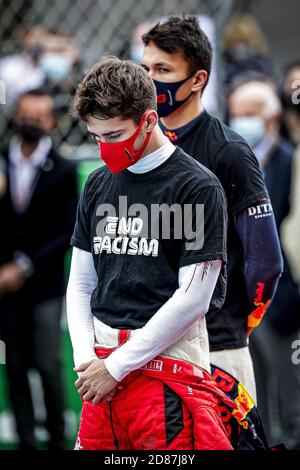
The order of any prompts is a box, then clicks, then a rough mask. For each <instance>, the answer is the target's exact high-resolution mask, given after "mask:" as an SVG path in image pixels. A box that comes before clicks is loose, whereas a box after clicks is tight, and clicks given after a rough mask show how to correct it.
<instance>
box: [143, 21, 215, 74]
mask: <svg viewBox="0 0 300 470" xmlns="http://www.w3.org/2000/svg"><path fill="white" fill-rule="evenodd" d="M142 39H143V42H144V44H145V46H148V44H149V43H150V42H151V41H152V42H153V43H154V44H155V45H156V46H157V47H158V48H159V49H162V50H163V51H165V52H168V53H170V54H171V53H174V52H180V53H181V54H182V55H183V57H184V58H185V60H186V61H187V62H188V64H189V70H190V74H191V75H193V74H194V73H196V72H197V70H205V71H206V72H207V73H208V74H210V71H211V64H212V55H213V51H212V45H211V43H210V41H209V39H208V37H207V36H206V34H205V33H204V31H203V30H202V29H201V28H200V25H199V22H198V20H197V18H196V17H193V16H190V17H179V16H170V17H169V18H168V19H167V21H165V22H163V23H157V24H156V25H155V26H154V27H153V28H152V29H150V31H149V32H148V33H146V34H144V35H143V37H142Z"/></svg>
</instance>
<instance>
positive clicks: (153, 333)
mask: <svg viewBox="0 0 300 470" xmlns="http://www.w3.org/2000/svg"><path fill="white" fill-rule="evenodd" d="M221 266H222V261H221V260H214V261H212V260H208V262H207V263H204V262H203V263H197V264H192V265H189V266H185V267H182V268H180V270H179V274H178V283H179V288H178V289H177V290H176V291H175V292H174V294H173V295H172V297H171V298H170V299H169V300H168V301H167V302H166V303H165V304H164V305H163V306H162V307H161V308H160V309H159V310H158V311H157V312H156V313H155V315H153V317H152V318H151V319H150V320H149V321H148V322H147V323H146V325H145V326H144V327H143V328H141V329H140V330H139V331H138V332H137V333H136V334H135V335H134V336H132V337H131V338H130V339H129V340H128V341H127V343H125V344H124V345H123V346H121V347H120V348H118V349H116V350H115V351H114V352H113V353H112V354H111V355H110V356H109V357H108V358H107V359H105V365H106V367H107V369H108V371H109V373H110V374H111V375H112V376H113V377H114V378H115V379H116V380H119V381H120V380H122V379H123V378H124V377H125V376H126V375H127V374H129V373H130V372H131V371H133V370H135V369H138V368H139V367H141V366H143V365H144V364H146V363H147V362H148V361H150V360H151V359H153V358H154V357H155V356H157V355H158V354H160V353H162V352H163V351H164V350H166V349H167V348H168V347H170V346H171V345H172V344H174V343H175V342H176V341H177V340H178V339H179V338H180V337H181V336H183V334H184V333H185V332H186V331H187V330H188V329H189V328H190V327H191V326H192V325H193V323H195V321H197V320H199V319H200V318H202V317H203V316H204V315H205V314H206V312H207V311H208V308H209V304H210V300H211V297H212V295H213V292H214V289H215V285H216V282H217V279H218V276H219V273H220V269H221ZM97 282H98V280H97V274H96V272H95V269H94V264H93V258H92V254H91V253H89V252H86V251H83V250H80V249H79V248H76V247H74V248H73V255H72V263H71V273H70V278H69V283H68V289H67V314H68V324H69V330H70V335H71V340H72V344H73V350H74V361H75V364H76V365H80V364H81V363H83V362H87V361H89V360H91V359H93V358H95V357H97V356H96V354H95V335H94V326H93V315H92V312H91V307H90V300H91V294H92V291H93V290H94V288H95V287H96V285H97Z"/></svg>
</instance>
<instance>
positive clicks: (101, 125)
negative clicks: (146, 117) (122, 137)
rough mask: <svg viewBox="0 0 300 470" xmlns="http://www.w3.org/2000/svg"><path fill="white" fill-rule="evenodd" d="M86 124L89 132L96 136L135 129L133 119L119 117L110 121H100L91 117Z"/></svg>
mask: <svg viewBox="0 0 300 470" xmlns="http://www.w3.org/2000/svg"><path fill="white" fill-rule="evenodd" d="M86 124H87V130H88V131H89V132H92V133H94V134H106V133H108V132H115V131H119V130H121V129H131V128H134V122H133V120H132V119H121V118H120V117H119V116H118V117H114V118H110V119H99V118H96V117H94V116H89V117H88V120H87V123H86Z"/></svg>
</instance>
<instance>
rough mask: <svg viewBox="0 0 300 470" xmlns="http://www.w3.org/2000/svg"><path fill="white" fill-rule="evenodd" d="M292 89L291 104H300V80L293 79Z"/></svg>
mask: <svg viewBox="0 0 300 470" xmlns="http://www.w3.org/2000/svg"><path fill="white" fill-rule="evenodd" d="M292 89H293V90H295V91H293V93H292V95H291V100H292V103H293V104H296V105H297V104H300V80H294V81H293V83H292Z"/></svg>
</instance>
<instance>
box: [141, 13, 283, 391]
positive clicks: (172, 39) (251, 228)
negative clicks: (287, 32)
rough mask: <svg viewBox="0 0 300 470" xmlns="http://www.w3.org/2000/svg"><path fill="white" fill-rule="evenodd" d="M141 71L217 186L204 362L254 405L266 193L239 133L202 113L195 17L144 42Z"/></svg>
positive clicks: (169, 129)
mask: <svg viewBox="0 0 300 470" xmlns="http://www.w3.org/2000/svg"><path fill="white" fill-rule="evenodd" d="M143 41H144V44H145V52H144V57H143V60H142V66H143V67H144V68H145V69H146V70H147V71H148V72H149V74H150V76H151V77H152V78H153V80H154V83H155V86H156V90H157V95H158V114H159V116H160V118H161V119H160V126H161V129H162V130H163V132H164V134H165V135H166V136H167V137H168V138H169V139H170V141H172V142H173V143H175V144H176V145H178V146H179V147H180V148H182V149H183V150H184V151H186V152H187V153H188V154H190V155H191V156H192V157H193V158H195V159H196V160H197V161H199V162H200V163H202V164H203V165H205V166H206V167H207V168H209V169H210V170H211V171H213V173H215V174H216V176H217V177H218V179H219V180H220V182H221V184H222V186H223V188H224V190H225V193H226V196H227V202H228V215H229V226H228V249H227V254H228V284H227V294H226V299H225V303H224V306H223V307H222V309H221V310H220V311H219V312H214V311H211V310H210V311H209V313H208V315H207V318H206V319H207V327H208V333H209V341H210V351H211V355H210V360H211V363H212V364H213V365H215V366H218V367H220V368H222V369H224V370H225V371H227V372H229V373H230V374H231V375H233V376H235V377H236V378H237V379H238V380H239V381H240V382H242V383H243V384H244V385H245V386H246V388H247V389H248V390H249V392H250V394H251V395H252V396H253V398H254V400H255V399H256V397H255V395H256V391H255V380H254V374H253V366H252V361H251V357H250V354H249V350H248V336H249V334H250V333H251V331H252V329H253V328H254V327H256V326H258V324H259V322H260V320H261V318H262V316H263V314H264V313H265V311H266V309H267V307H268V306H269V304H270V302H271V300H272V298H273V296H274V294H275V291H276V288H277V283H278V279H279V276H280V274H281V271H282V257H281V252H280V246H279V241H278V236H277V231H276V225H275V221H274V216H273V210H272V206H271V204H270V200H269V196H268V192H267V190H266V187H265V184H264V181H263V177H262V174H261V172H260V170H259V166H258V163H257V160H256V158H255V156H254V155H253V153H252V151H251V149H250V147H249V146H248V145H247V143H246V142H245V141H244V140H243V138H242V137H240V136H239V135H238V134H236V133H235V132H233V131H232V130H231V129H230V128H228V127H227V126H225V125H224V124H223V123H222V122H221V121H220V120H218V119H216V118H215V117H213V116H211V115H210V114H208V113H207V112H206V111H205V110H204V109H203V107H202V103H201V96H202V93H203V90H204V89H205V86H206V84H207V81H208V77H209V74H210V71H211V63H212V47H211V44H210V42H209V40H208V38H207V37H206V35H205V34H204V32H203V31H202V30H201V28H200V27H199V24H198V21H197V19H196V18H184V19H182V18H179V17H171V18H169V19H168V20H167V21H165V22H164V23H161V24H159V23H158V24H157V25H156V26H154V27H153V28H152V29H151V30H150V31H149V32H148V33H147V34H145V35H144V36H143Z"/></svg>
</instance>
